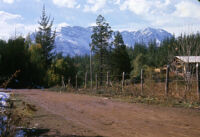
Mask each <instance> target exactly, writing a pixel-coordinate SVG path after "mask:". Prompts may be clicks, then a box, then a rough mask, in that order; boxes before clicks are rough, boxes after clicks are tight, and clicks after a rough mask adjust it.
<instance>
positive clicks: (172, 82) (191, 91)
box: [62, 70, 200, 102]
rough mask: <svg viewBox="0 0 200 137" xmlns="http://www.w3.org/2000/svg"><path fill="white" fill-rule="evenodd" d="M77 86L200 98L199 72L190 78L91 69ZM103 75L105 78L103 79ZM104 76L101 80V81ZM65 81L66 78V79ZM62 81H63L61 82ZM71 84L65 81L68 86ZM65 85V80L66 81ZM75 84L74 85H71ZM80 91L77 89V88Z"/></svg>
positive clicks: (111, 92)
mask: <svg viewBox="0 0 200 137" xmlns="http://www.w3.org/2000/svg"><path fill="white" fill-rule="evenodd" d="M75 77H76V84H75V85H74V86H73V88H74V89H76V90H77V89H83V90H84V89H85V90H86V89H87V90H89V89H90V90H89V91H91V92H97V93H104V94H108V96H112V95H123V96H134V97H135V96H136V97H137V96H144V97H155V98H169V97H170V98H174V99H178V100H187V101H196V102H199V99H200V98H199V80H198V77H196V75H190V78H188V77H187V76H184V75H182V74H177V73H175V72H170V71H167V70H166V71H164V72H153V73H152V72H151V73H150V72H145V71H143V70H141V74H140V75H139V76H138V77H132V76H131V75H129V74H125V73H122V74H121V75H110V74H109V73H105V74H103V75H102V77H99V76H98V74H93V77H90V74H89V73H86V74H85V77H84V78H82V79H84V82H83V84H81V85H78V84H77V83H79V82H78V77H79V76H77V75H76V76H75ZM101 78H102V79H101ZM101 80H102V81H101ZM63 83H64V82H63ZM62 85H63V84H62ZM68 85H69V82H68V84H66V87H67V86H68ZM63 86H65V84H64V85H63ZM71 87H72V86H71ZM77 91H78V90H77Z"/></svg>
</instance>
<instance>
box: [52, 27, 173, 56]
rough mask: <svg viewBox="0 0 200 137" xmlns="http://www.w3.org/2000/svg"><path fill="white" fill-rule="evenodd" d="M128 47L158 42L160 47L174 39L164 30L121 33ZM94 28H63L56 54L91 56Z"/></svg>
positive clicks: (150, 29) (58, 37)
mask: <svg viewBox="0 0 200 137" xmlns="http://www.w3.org/2000/svg"><path fill="white" fill-rule="evenodd" d="M121 34H122V36H123V39H124V42H125V44H126V45H127V46H132V47H133V46H134V44H135V43H145V44H148V43H149V42H150V41H153V40H156V43H157V44H158V45H159V44H160V43H161V42H162V41H163V40H164V39H165V38H168V37H172V35H171V34H170V33H168V32H167V31H165V30H162V29H154V28H146V29H143V30H139V31H132V32H129V31H123V32H121ZM91 35H92V27H88V28H84V27H79V26H74V27H70V26H67V27H62V28H60V30H59V31H58V32H57V37H56V40H55V45H56V52H57V53H59V52H62V53H63V55H64V56H66V55H71V56H74V55H85V54H89V51H90V47H89V43H91Z"/></svg>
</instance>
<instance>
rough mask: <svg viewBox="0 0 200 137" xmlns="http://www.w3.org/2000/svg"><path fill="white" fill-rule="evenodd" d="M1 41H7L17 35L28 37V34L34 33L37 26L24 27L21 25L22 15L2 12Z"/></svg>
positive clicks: (0, 22) (0, 17)
mask: <svg viewBox="0 0 200 137" xmlns="http://www.w3.org/2000/svg"><path fill="white" fill-rule="evenodd" d="M0 19H1V20H0V30H1V31H0V39H5V40H7V39H8V38H10V37H13V36H14V35H15V33H16V34H17V35H23V36H24V35H26V34H27V33H28V32H34V30H35V29H36V28H37V25H24V24H22V23H19V21H21V20H22V17H21V15H18V14H11V13H8V12H5V11H0Z"/></svg>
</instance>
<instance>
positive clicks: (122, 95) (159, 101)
mask: <svg viewBox="0 0 200 137" xmlns="http://www.w3.org/2000/svg"><path fill="white" fill-rule="evenodd" d="M47 90H48V91H53V92H64V93H74V94H85V95H90V96H98V97H106V98H108V99H114V100H117V101H122V102H128V103H142V104H149V105H160V106H167V107H181V108H192V109H200V103H199V102H195V101H187V100H184V99H180V98H174V97H167V98H166V97H163V96H149V95H140V94H139V93H132V92H122V91H114V90H110V89H98V90H95V89H94V90H91V89H73V88H67V89H64V88H61V87H52V88H49V89H47Z"/></svg>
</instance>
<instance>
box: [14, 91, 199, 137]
mask: <svg viewBox="0 0 200 137" xmlns="http://www.w3.org/2000/svg"><path fill="white" fill-rule="evenodd" d="M15 93H17V94H21V95H23V96H25V98H26V99H27V100H29V101H31V102H34V104H35V105H36V106H40V107H42V108H43V109H45V110H47V111H49V112H50V113H52V114H55V115H57V116H58V117H62V118H64V119H65V120H66V121H68V123H72V124H74V125H76V126H78V127H81V128H83V129H85V130H88V131H92V132H94V133H96V134H98V135H102V136H110V137H122V136H127V137H131V136H132V137H199V136H200V111H197V110H191V109H182V108H181V109H180V108H168V107H159V106H148V105H143V104H129V103H122V102H116V101H113V100H108V99H105V98H100V97H91V96H87V95H77V94H68V93H62V94H60V93H56V92H47V91H41V90H17V91H15ZM63 128H64V127H63Z"/></svg>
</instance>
